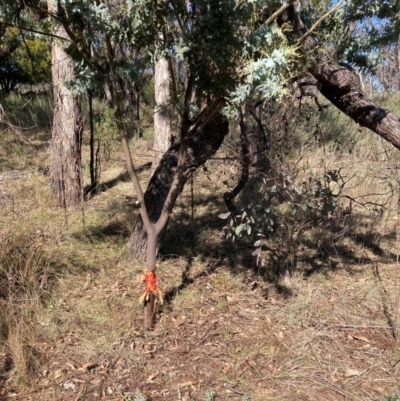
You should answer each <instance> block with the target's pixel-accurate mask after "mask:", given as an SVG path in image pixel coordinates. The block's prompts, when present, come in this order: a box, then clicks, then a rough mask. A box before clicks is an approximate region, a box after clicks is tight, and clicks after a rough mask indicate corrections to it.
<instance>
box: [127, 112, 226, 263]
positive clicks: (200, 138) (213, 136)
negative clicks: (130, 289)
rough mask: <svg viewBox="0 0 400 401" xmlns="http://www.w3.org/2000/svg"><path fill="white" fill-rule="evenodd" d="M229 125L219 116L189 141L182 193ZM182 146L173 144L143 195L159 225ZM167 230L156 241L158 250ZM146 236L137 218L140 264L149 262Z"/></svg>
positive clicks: (134, 242) (134, 248)
mask: <svg viewBox="0 0 400 401" xmlns="http://www.w3.org/2000/svg"><path fill="white" fill-rule="evenodd" d="M228 128H229V124H228V122H227V121H226V120H225V119H224V118H223V117H222V115H220V114H217V115H216V116H215V117H214V118H213V119H212V120H211V121H210V122H209V123H208V124H207V125H206V126H205V127H204V128H203V130H202V132H201V133H200V134H199V135H197V136H196V137H195V138H193V139H190V140H189V141H188V153H187V157H186V167H185V172H184V174H183V180H182V185H181V187H180V188H179V190H180V191H182V189H183V186H184V185H185V183H186V181H187V180H188V179H189V178H190V177H191V176H192V175H193V173H194V172H195V171H196V169H197V168H199V167H200V166H201V165H202V164H204V163H205V162H206V161H207V160H208V159H209V158H210V157H211V156H212V155H213V154H214V153H215V152H216V151H217V150H218V149H219V147H220V146H221V144H222V142H223V140H224V138H225V136H226V134H227V133H228ZM179 147H180V144H179V143H177V144H174V145H173V146H171V147H170V148H169V149H168V151H167V152H166V153H165V154H164V156H163V158H162V159H161V161H160V163H159V165H158V167H157V168H156V170H155V172H154V174H153V176H152V177H151V179H150V182H149V185H148V187H147V189H146V192H145V194H144V198H145V204H146V208H147V212H148V214H149V218H150V220H151V222H153V223H154V222H156V221H157V220H158V218H159V217H160V215H161V211H162V208H163V205H164V202H165V199H166V197H167V194H168V191H169V189H170V187H171V184H172V180H173V178H174V175H175V170H176V166H177V159H178V153H179ZM164 232H165V230H164V231H163V232H162V233H161V234H160V235H159V236H158V238H157V251H158V249H159V246H160V241H161V239H162V237H163V234H164ZM146 246H147V235H146V232H145V230H144V227H143V222H142V219H141V218H140V216H139V217H138V219H137V222H136V226H135V229H134V231H133V233H132V235H131V238H130V241H129V247H130V249H131V253H132V256H133V257H134V258H136V259H138V260H140V261H144V260H145V259H146Z"/></svg>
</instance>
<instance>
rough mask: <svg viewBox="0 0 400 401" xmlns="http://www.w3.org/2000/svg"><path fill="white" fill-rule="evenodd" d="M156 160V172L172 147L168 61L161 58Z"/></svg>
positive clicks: (156, 90) (156, 75)
mask: <svg viewBox="0 0 400 401" xmlns="http://www.w3.org/2000/svg"><path fill="white" fill-rule="evenodd" d="M154 96H155V102H156V105H155V108H154V159H153V164H152V167H151V170H152V172H153V173H154V171H155V170H156V168H157V166H158V164H159V162H160V160H161V159H162V157H163V155H164V153H165V152H166V151H167V150H168V148H169V147H170V145H171V113H170V103H171V96H170V91H169V67H168V61H167V60H166V59H165V58H161V59H160V60H158V61H157V62H156V63H155V66H154Z"/></svg>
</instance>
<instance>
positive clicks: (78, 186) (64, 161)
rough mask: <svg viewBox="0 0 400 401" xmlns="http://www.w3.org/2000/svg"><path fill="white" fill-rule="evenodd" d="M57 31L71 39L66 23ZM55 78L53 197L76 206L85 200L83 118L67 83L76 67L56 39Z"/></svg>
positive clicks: (51, 7)
mask: <svg viewBox="0 0 400 401" xmlns="http://www.w3.org/2000/svg"><path fill="white" fill-rule="evenodd" d="M48 8H49V11H50V12H52V13H54V14H55V13H56V3H55V1H54V0H48ZM55 34H56V35H57V36H59V37H65V38H67V37H68V36H67V34H66V32H65V31H64V28H63V27H62V26H60V27H58V28H57V29H56V32H55ZM51 57H52V79H53V94H54V116H53V125H52V141H51V153H50V178H51V191H52V194H53V198H54V200H55V201H56V203H57V204H58V205H61V206H65V207H68V206H72V205H76V204H79V203H80V202H81V201H82V165H81V144H82V131H83V121H82V116H81V112H80V107H79V103H78V98H77V97H76V96H75V95H74V94H73V93H72V92H71V90H69V89H68V88H67V87H66V85H65V82H66V81H71V80H73V79H74V66H73V62H72V60H71V59H70V57H69V56H68V55H67V54H66V53H65V51H64V50H63V48H62V43H60V42H59V41H57V40H56V39H53V44H52V55H51Z"/></svg>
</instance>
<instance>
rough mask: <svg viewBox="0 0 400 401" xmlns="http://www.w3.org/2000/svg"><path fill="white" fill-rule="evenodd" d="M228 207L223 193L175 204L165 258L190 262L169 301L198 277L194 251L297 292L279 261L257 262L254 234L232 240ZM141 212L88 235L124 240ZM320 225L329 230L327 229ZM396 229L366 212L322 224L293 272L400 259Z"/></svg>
mask: <svg viewBox="0 0 400 401" xmlns="http://www.w3.org/2000/svg"><path fill="white" fill-rule="evenodd" d="M117 209H118V211H119V212H121V206H120V205H117V204H115V205H110V206H109V212H110V213H111V214H112V213H113V212H115V211H116V210H117ZM196 209H197V210H201V215H200V214H199V213H198V214H196V213H194V215H193V210H196ZM222 211H225V206H224V204H223V201H222V197H221V196H219V195H209V196H206V197H202V198H201V199H198V198H197V199H194V200H193V204H191V203H190V201H186V202H185V201H184V202H181V203H180V204H179V205H177V207H176V208H175V212H174V215H173V217H172V218H171V220H170V222H169V226H168V230H167V233H166V235H165V238H164V241H163V243H162V247H161V249H160V255H159V256H160V257H161V258H162V259H175V258H177V257H181V258H185V259H186V260H187V261H188V262H187V268H186V269H185V270H184V272H183V273H182V280H181V283H180V284H178V285H177V286H176V288H172V289H170V290H169V291H168V292H167V294H166V304H169V303H170V302H171V300H172V299H173V297H174V296H175V295H176V294H177V293H179V291H180V290H182V289H184V288H185V287H186V286H188V285H190V284H191V283H193V281H194V280H195V279H196V276H195V277H192V276H191V275H190V270H191V263H190V261H191V260H192V259H193V258H194V257H196V258H199V259H200V260H201V261H203V262H205V263H206V265H207V266H208V267H207V268H206V269H205V270H204V272H203V273H201V274H202V275H204V274H209V272H211V271H213V270H215V269H216V268H218V267H219V266H224V267H227V268H228V269H229V270H230V271H231V272H232V273H233V274H238V275H242V276H243V279H244V280H247V277H248V272H251V274H253V275H256V276H257V277H259V278H261V279H262V280H264V281H265V282H267V283H270V284H273V285H275V287H276V289H277V290H278V291H279V292H280V293H281V294H283V295H284V296H290V295H291V292H290V291H288V289H287V288H285V286H284V285H282V283H281V280H280V277H279V275H278V274H277V272H276V271H277V269H276V266H274V265H273V263H271V262H270V263H269V264H267V265H266V266H265V267H260V266H257V264H256V258H255V257H254V256H252V253H253V251H254V246H253V242H254V239H246V238H243V239H242V240H241V241H238V242H235V243H232V242H228V241H225V240H224V239H223V238H222V237H221V235H220V233H221V230H222V227H223V226H224V225H225V221H224V220H221V219H219V218H218V213H220V212H222ZM137 213H138V211H137V209H136V208H135V207H134V206H132V205H126V207H125V209H124V210H123V213H122V214H121V213H119V217H118V219H114V220H113V221H111V222H110V223H109V224H108V225H107V226H105V227H104V226H98V227H92V228H90V229H89V234H87V238H94V239H99V240H101V239H102V238H103V239H107V238H109V237H111V236H114V237H115V238H116V240H118V241H124V240H126V241H127V240H128V238H129V236H130V230H129V229H128V227H127V225H125V224H124V221H125V220H126V219H128V218H131V217H132V215H137ZM124 216H125V217H124ZM318 230H323V235H321V231H318ZM311 231H312V230H311ZM85 235H86V234H84V236H85ZM394 235H395V233H393V232H389V233H388V234H386V235H384V236H382V235H379V233H377V232H376V231H375V226H374V224H373V221H372V217H370V216H368V215H364V214H361V213H354V214H353V215H351V216H349V215H347V216H345V218H337V219H333V220H332V221H329V222H328V223H327V224H326V225H325V226H324V227H319V228H318V229H316V231H315V233H312V235H307V236H304V238H303V237H302V238H301V240H300V241H299V243H298V244H297V246H296V247H295V249H293V250H291V252H290V258H289V259H290V260H288V261H287V263H288V269H289V271H291V272H300V273H301V274H302V275H303V277H304V278H305V279H307V278H309V277H311V276H312V275H313V274H317V273H319V274H324V275H326V276H329V273H335V272H337V271H339V270H346V271H347V272H348V273H349V274H350V275H354V274H356V273H357V272H359V271H360V269H362V268H363V266H369V265H371V263H373V262H376V261H379V262H380V263H392V262H393V261H395V260H396V255H395V254H394V253H393V252H391V251H390V250H388V249H385V248H384V247H383V246H382V245H381V244H380V242H381V241H382V240H383V239H393V238H394ZM363 250H366V251H368V252H363ZM371 258H373V259H374V260H372V259H371ZM210 266H212V269H211V268H210Z"/></svg>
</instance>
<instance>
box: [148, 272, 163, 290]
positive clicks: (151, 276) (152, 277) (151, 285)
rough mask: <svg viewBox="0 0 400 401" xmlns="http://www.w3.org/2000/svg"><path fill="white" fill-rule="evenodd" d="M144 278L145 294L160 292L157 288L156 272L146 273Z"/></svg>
mask: <svg viewBox="0 0 400 401" xmlns="http://www.w3.org/2000/svg"><path fill="white" fill-rule="evenodd" d="M144 277H145V278H144V280H145V282H146V289H145V291H146V292H158V291H159V290H160V289H159V288H158V282H157V276H156V272H150V273H146V274H145V275H144Z"/></svg>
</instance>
